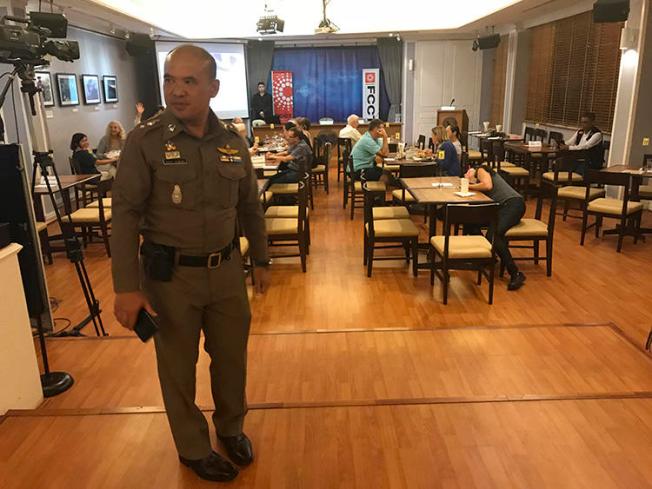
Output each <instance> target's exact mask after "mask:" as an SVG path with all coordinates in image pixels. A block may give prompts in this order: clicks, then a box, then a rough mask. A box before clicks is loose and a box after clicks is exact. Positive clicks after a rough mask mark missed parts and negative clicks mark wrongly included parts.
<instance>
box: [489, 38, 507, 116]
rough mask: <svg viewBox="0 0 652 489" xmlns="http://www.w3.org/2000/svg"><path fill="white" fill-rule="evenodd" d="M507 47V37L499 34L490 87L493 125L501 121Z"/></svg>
mask: <svg viewBox="0 0 652 489" xmlns="http://www.w3.org/2000/svg"><path fill="white" fill-rule="evenodd" d="M508 47H509V43H508V37H507V36H501V37H500V44H499V45H498V47H497V48H496V50H495V52H494V77H493V82H492V87H491V124H492V125H493V126H494V127H495V125H496V124H501V125H502V123H503V109H504V106H505V81H506V78H507V49H508Z"/></svg>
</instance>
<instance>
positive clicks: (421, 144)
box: [417, 134, 426, 149]
mask: <svg viewBox="0 0 652 489" xmlns="http://www.w3.org/2000/svg"><path fill="white" fill-rule="evenodd" d="M417 147H418V148H421V149H425V147H426V137H425V136H424V135H423V134H419V137H418V138H417Z"/></svg>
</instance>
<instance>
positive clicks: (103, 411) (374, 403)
mask: <svg viewBox="0 0 652 489" xmlns="http://www.w3.org/2000/svg"><path fill="white" fill-rule="evenodd" d="M628 399H652V391H641V392H615V393H608V394H590V393H589V394H569V395H558V396H557V395H547V396H541V395H523V396H493V397H492V396H480V397H473V398H472V397H449V398H445V397H442V398H412V399H408V398H405V399H375V400H351V401H331V402H328V401H326V402H324V401H320V402H288V403H283V402H270V403H255V404H250V405H249V406H248V409H249V411H265V410H275V409H329V408H354V407H385V406H418V405H455V404H495V403H532V402H559V401H607V400H628ZM199 409H200V410H201V411H202V412H212V411H213V410H214V408H213V407H212V406H200V407H199ZM164 413H165V408H164V407H163V406H140V407H121V408H88V409H85V408H75V409H38V408H37V409H33V410H31V409H28V410H10V411H7V413H6V414H5V415H4V416H3V417H0V424H1V423H2V422H3V421H4V420H6V419H8V418H30V417H56V416H107V415H123V414H164Z"/></svg>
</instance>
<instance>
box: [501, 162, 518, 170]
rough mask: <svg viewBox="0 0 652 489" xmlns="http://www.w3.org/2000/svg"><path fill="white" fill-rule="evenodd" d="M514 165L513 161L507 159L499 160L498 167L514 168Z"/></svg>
mask: <svg viewBox="0 0 652 489" xmlns="http://www.w3.org/2000/svg"><path fill="white" fill-rule="evenodd" d="M515 166H516V165H515V164H514V163H511V162H509V161H501V162H500V168H501V169H502V168H514V167H515Z"/></svg>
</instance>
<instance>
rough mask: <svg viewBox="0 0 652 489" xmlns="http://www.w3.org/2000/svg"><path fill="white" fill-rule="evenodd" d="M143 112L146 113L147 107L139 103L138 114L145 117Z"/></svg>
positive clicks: (137, 105) (137, 106)
mask: <svg viewBox="0 0 652 489" xmlns="http://www.w3.org/2000/svg"><path fill="white" fill-rule="evenodd" d="M143 112H145V106H144V105H143V104H142V102H138V103H137V104H136V114H138V115H143Z"/></svg>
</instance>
